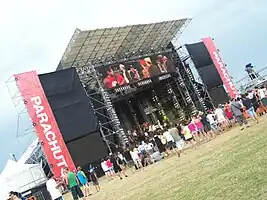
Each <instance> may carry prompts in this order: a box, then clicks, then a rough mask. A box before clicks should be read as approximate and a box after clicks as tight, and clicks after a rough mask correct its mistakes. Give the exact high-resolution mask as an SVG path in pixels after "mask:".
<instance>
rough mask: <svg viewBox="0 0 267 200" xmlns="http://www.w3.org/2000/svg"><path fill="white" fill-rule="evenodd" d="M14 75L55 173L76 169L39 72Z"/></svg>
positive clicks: (58, 174)
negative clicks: (65, 168)
mask: <svg viewBox="0 0 267 200" xmlns="http://www.w3.org/2000/svg"><path fill="white" fill-rule="evenodd" d="M14 77H15V80H16V84H17V86H18V88H19V91H20V93H21V95H22V97H23V98H24V104H25V106H26V108H27V110H28V113H29V116H30V118H31V120H32V123H33V126H34V128H35V130H36V133H37V135H38V137H39V140H40V142H41V144H42V146H43V151H44V153H45V155H46V158H47V161H48V163H49V164H50V167H51V169H52V171H53V173H54V175H55V176H56V177H60V176H61V175H62V169H63V168H64V167H68V168H69V169H70V170H71V171H73V170H76V168H75V165H74V163H73V160H72V158H71V156H70V154H69V151H68V149H67V146H66V144H65V142H64V139H63V137H62V135H61V133H60V130H59V127H58V125H57V122H56V119H55V117H54V114H53V111H52V109H51V107H50V105H49V103H48V100H47V98H46V95H45V93H44V90H43V88H42V85H41V83H40V80H39V77H38V75H37V73H36V72H35V71H31V72H25V73H22V74H16V75H14Z"/></svg>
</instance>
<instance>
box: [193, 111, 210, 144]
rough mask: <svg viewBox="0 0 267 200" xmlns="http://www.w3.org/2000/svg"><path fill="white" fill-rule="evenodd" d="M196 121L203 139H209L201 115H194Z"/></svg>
mask: <svg viewBox="0 0 267 200" xmlns="http://www.w3.org/2000/svg"><path fill="white" fill-rule="evenodd" d="M194 121H195V124H196V127H197V131H198V134H199V135H201V136H202V139H206V140H208V137H207V134H206V133H205V130H204V126H203V124H202V122H201V117H200V116H199V115H198V116H196V117H194Z"/></svg>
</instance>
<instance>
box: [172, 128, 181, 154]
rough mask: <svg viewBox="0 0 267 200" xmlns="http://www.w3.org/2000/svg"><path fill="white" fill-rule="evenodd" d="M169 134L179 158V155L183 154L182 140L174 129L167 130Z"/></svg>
mask: <svg viewBox="0 0 267 200" xmlns="http://www.w3.org/2000/svg"><path fill="white" fill-rule="evenodd" d="M169 133H170V135H171V136H172V138H173V139H174V142H175V145H176V148H177V154H178V157H180V156H181V154H182V153H183V140H182V138H181V137H180V135H179V131H178V129H177V128H176V127H172V128H170V129H169Z"/></svg>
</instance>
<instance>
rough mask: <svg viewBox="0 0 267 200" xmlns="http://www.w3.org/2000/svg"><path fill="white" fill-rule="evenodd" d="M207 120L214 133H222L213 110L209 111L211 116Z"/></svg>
mask: <svg viewBox="0 0 267 200" xmlns="http://www.w3.org/2000/svg"><path fill="white" fill-rule="evenodd" d="M207 119H208V121H209V123H210V126H211V130H212V131H213V132H214V133H217V134H218V133H220V132H221V129H220V127H218V126H217V123H216V121H215V114H214V113H213V112H212V111H211V110H210V111H209V114H208V115H207Z"/></svg>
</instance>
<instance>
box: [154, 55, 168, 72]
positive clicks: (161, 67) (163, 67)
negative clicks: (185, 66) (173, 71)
mask: <svg viewBox="0 0 267 200" xmlns="http://www.w3.org/2000/svg"><path fill="white" fill-rule="evenodd" d="M164 57H165V58H167V57H166V56H164ZM167 60H168V59H167ZM156 62H157V65H158V68H159V70H160V72H161V73H167V69H166V61H165V62H164V60H163V57H162V55H158V58H157V61H156Z"/></svg>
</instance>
